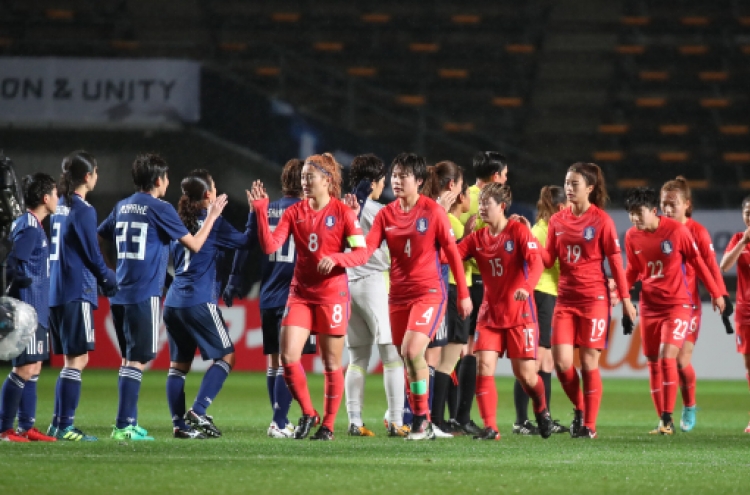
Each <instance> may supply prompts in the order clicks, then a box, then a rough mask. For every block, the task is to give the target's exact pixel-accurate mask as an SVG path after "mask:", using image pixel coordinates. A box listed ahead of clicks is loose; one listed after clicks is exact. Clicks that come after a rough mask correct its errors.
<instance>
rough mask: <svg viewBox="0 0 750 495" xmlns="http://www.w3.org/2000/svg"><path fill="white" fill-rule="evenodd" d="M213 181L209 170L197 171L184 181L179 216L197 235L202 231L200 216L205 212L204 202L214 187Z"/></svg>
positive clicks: (181, 185) (190, 230)
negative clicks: (199, 221)
mask: <svg viewBox="0 0 750 495" xmlns="http://www.w3.org/2000/svg"><path fill="white" fill-rule="evenodd" d="M213 183H214V181H213V179H212V178H211V175H210V174H209V173H208V171H207V170H204V169H197V170H193V171H192V172H190V174H188V176H187V177H185V178H184V179H182V182H181V183H180V187H181V188H182V197H181V198H180V202H179V203H178V204H177V214H178V215H179V216H180V219H181V220H182V223H184V224H185V227H187V229H188V231H189V232H190V233H191V234H193V235H195V233H196V232H198V230H200V225H198V216H199V215H200V214H201V212H203V210H204V207H203V201H204V200H205V199H206V194H207V193H208V192H209V191H210V190H211V188H212V187H213Z"/></svg>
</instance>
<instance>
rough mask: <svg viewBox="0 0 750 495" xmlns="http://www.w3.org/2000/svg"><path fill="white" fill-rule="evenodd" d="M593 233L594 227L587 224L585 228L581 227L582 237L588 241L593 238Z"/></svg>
mask: <svg viewBox="0 0 750 495" xmlns="http://www.w3.org/2000/svg"><path fill="white" fill-rule="evenodd" d="M595 233H596V231H595V230H594V227H592V226H590V225H589V226H588V227H586V228H585V229H583V238H584V239H586V240H587V241H590V240H592V239H594V234H595Z"/></svg>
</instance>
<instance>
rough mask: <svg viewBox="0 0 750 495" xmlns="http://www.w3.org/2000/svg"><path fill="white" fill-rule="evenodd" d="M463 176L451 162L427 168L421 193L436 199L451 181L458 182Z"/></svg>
mask: <svg viewBox="0 0 750 495" xmlns="http://www.w3.org/2000/svg"><path fill="white" fill-rule="evenodd" d="M463 176H464V173H463V170H462V169H461V167H459V166H458V165H456V164H455V163H453V162H451V161H443V162H440V163H438V164H436V165H432V166H428V167H427V179H426V180H425V181H424V184H422V191H421V193H422V194H424V195H425V196H427V197H429V198H432V199H437V198H438V197H440V194H442V192H443V191H445V190H446V189H447V188H448V184H450V182H451V181H453V182H456V183H457V182H458V181H459V180H461V179H462V178H463Z"/></svg>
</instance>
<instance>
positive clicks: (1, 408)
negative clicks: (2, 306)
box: [0, 172, 58, 442]
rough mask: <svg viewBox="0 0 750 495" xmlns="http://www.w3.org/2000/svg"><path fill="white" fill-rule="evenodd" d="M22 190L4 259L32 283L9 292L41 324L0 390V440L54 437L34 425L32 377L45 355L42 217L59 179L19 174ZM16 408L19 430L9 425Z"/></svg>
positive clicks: (54, 202)
mask: <svg viewBox="0 0 750 495" xmlns="http://www.w3.org/2000/svg"><path fill="white" fill-rule="evenodd" d="M23 191H24V201H25V202H26V208H27V209H28V211H27V212H26V213H25V214H24V215H22V216H20V217H19V218H18V219H17V220H16V221H15V222H13V228H12V231H11V235H10V237H11V239H12V240H13V250H12V251H11V253H10V255H9V257H8V259H9V263H12V264H13V268H14V269H15V271H16V273H17V274H19V275H20V276H22V277H24V278H26V279H28V280H29V281H30V282H31V284H30V285H28V286H27V287H23V288H21V287H19V286H11V290H10V292H9V294H8V295H9V296H11V297H15V298H17V299H20V300H21V301H23V302H25V303H28V304H30V305H32V306H33V307H34V309H36V313H37V319H38V320H39V326H38V327H37V331H36V333H35V334H34V335H33V336H32V338H31V342H29V344H28V346H26V350H25V351H24V352H23V353H22V354H21V355H20V356H18V357H17V358H15V359H13V362H12V365H13V369H12V370H11V372H10V374H9V375H8V378H7V379H6V380H5V383H3V387H2V390H1V391H0V440H5V441H10V442H28V441H36V442H54V441H56V440H57V439H56V438H55V437H51V436H47V435H45V434H43V433H42V432H40V431H39V430H37V429H36V428H35V427H34V421H35V417H36V383H37V380H38V379H39V373H40V372H41V370H42V361H44V360H45V359H48V358H49V344H48V342H49V338H48V337H49V335H48V334H49V244H48V241H47V234H45V233H44V228H43V227H42V221H43V220H44V219H45V218H46V217H47V216H48V215H50V214H52V213H54V212H55V208H56V207H57V200H58V198H57V185H56V184H55V179H53V178H52V177H51V176H49V175H47V174H44V173H41V172H40V173H37V174H34V175H33V176H27V177H25V178H24V179H23ZM16 414H18V430H14V429H13V422H14V421H15V419H16Z"/></svg>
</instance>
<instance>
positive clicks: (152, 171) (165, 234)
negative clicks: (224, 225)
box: [98, 153, 227, 440]
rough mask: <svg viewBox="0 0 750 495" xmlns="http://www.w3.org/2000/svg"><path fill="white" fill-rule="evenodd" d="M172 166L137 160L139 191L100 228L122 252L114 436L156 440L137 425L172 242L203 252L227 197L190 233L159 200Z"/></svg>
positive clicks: (147, 157) (145, 157) (115, 309)
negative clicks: (118, 362)
mask: <svg viewBox="0 0 750 495" xmlns="http://www.w3.org/2000/svg"><path fill="white" fill-rule="evenodd" d="M168 169H169V166H168V165H167V162H166V161H165V160H164V159H163V158H162V157H161V156H159V155H157V154H154V153H146V154H142V155H139V156H137V157H136V159H135V161H134V162H133V166H132V169H131V172H132V175H133V183H134V184H135V187H136V188H137V192H136V193H135V194H133V195H132V196H130V197H128V198H125V199H123V200H122V201H120V202H119V203H117V205H115V208H114V210H112V213H110V214H109V216H108V217H107V219H106V220H104V221H103V222H102V223H101V225H99V230H98V233H99V237H100V240H101V241H102V242H104V243H107V242H114V243H115V247H116V250H117V285H118V287H119V289H120V290H119V291H118V293H117V294H116V296H115V297H112V298H111V299H110V302H111V309H112V319H113V321H114V324H115V331H116V333H117V340H118V343H119V346H120V353H121V355H122V358H123V362H122V366H121V368H120V379H119V384H118V390H119V397H120V400H119V406H118V409H117V418H116V424H115V427H114V429H113V430H112V438H114V439H117V440H122V439H130V440H153V438H152V437H150V436H148V432H147V431H146V430H145V429H143V428H141V427H140V426H138V395H139V393H140V388H141V377H142V375H143V369H144V368H145V367H146V365H147V364H148V362H149V361H151V360H152V359H154V358H155V357H156V351H157V345H158V341H159V326H160V318H159V309H160V308H159V306H160V300H161V295H162V292H163V290H164V279H165V277H166V272H167V261H168V259H169V243H170V241H173V240H177V241H179V242H180V244H181V245H183V246H185V248H186V249H188V250H189V251H190V252H198V251H200V249H201V248H202V246H203V244H204V243H205V241H206V239H207V238H208V235H209V233H210V232H211V227H212V226H213V224H214V222H215V221H216V219H217V218H218V217H219V215H221V212H222V210H223V209H224V206H226V203H227V198H226V196H225V195H222V196H220V197H219V198H217V199H216V201H215V202H214V203H212V204H211V205H209V207H208V213H207V216H206V219H205V221H204V225H203V228H202V229H200V230H199V231H197V232H196V233H195V235H193V234H191V233H190V232H188V229H187V228H186V227H185V225H183V223H182V220H180V217H179V216H178V215H177V211H176V210H175V209H174V207H173V206H172V205H171V204H169V203H167V202H165V201H163V200H161V199H159V198H162V197H163V196H164V195H165V194H166V192H167V187H168V186H169V178H168V177H167V171H168Z"/></svg>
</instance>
